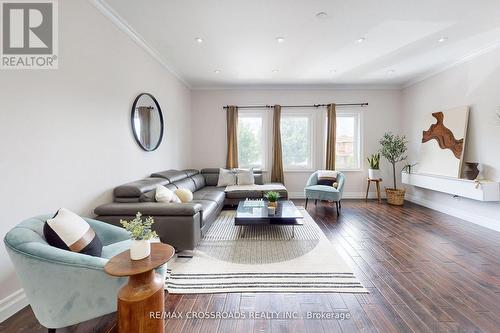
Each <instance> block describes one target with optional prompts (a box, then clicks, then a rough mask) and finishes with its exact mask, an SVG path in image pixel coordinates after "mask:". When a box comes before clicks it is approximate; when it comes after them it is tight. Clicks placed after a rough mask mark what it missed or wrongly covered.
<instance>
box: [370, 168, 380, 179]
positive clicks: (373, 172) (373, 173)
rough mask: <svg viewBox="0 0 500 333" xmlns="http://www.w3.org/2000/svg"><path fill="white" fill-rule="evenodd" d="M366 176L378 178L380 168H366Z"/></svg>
mask: <svg viewBox="0 0 500 333" xmlns="http://www.w3.org/2000/svg"><path fill="white" fill-rule="evenodd" d="M368 178H370V179H379V178H380V170H379V169H368Z"/></svg>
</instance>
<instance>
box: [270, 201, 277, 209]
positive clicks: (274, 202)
mask: <svg viewBox="0 0 500 333" xmlns="http://www.w3.org/2000/svg"><path fill="white" fill-rule="evenodd" d="M268 206H269V207H274V208H276V207H278V202H277V201H269V205H268Z"/></svg>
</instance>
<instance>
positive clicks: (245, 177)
mask: <svg viewBox="0 0 500 333" xmlns="http://www.w3.org/2000/svg"><path fill="white" fill-rule="evenodd" d="M236 175H237V178H238V185H253V184H255V178H254V176H253V168H251V169H238V173H237V174H236Z"/></svg>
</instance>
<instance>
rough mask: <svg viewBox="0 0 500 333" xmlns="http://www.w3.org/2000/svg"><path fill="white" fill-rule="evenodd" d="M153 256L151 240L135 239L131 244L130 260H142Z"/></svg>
mask: <svg viewBox="0 0 500 333" xmlns="http://www.w3.org/2000/svg"><path fill="white" fill-rule="evenodd" d="M150 254H151V244H150V242H149V240H145V239H141V240H137V239H133V240H132V243H131V244H130V259H132V260H141V259H144V258H146V257H147V256H149V255H150Z"/></svg>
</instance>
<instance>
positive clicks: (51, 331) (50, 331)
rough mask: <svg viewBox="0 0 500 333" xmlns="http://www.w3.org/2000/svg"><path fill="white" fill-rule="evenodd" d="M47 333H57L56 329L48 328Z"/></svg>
mask: <svg viewBox="0 0 500 333" xmlns="http://www.w3.org/2000/svg"><path fill="white" fill-rule="evenodd" d="M47 332H48V333H56V329H55V328H47Z"/></svg>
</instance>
